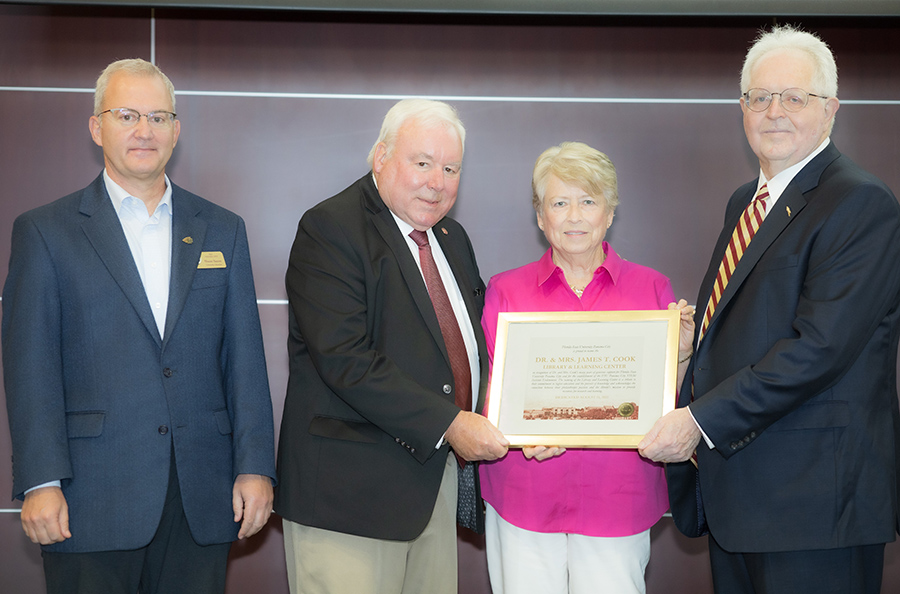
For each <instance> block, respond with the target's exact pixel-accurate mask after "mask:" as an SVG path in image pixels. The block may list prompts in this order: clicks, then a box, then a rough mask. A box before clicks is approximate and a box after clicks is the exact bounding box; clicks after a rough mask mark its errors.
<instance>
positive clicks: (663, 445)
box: [638, 408, 702, 462]
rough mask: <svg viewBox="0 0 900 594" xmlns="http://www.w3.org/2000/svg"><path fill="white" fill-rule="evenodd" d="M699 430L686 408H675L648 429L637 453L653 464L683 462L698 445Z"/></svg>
mask: <svg viewBox="0 0 900 594" xmlns="http://www.w3.org/2000/svg"><path fill="white" fill-rule="evenodd" d="M701 437H702V435H701V433H700V428H699V427H697V423H695V422H694V418H693V417H692V416H691V413H690V412H689V411H688V409H686V408H677V409H675V410H673V411H672V412H670V413H669V414H667V415H665V416H664V417H662V418H661V419H659V420H658V421H656V423H655V424H654V425H653V427H651V428H650V431H649V433H647V435H645V436H644V439H642V440H641V442H640V443H639V444H638V452H640V454H641V456H643V457H644V458H649V459H650V460H653V461H654V462H684V461H685V460H687V459H689V458H690V457H691V455H692V454H693V453H694V450H695V449H697V444H698V443H700V438H701Z"/></svg>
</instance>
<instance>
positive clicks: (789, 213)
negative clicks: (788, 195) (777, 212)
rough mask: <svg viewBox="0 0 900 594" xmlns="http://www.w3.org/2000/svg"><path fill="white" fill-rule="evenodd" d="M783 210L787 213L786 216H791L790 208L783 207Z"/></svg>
mask: <svg viewBox="0 0 900 594" xmlns="http://www.w3.org/2000/svg"><path fill="white" fill-rule="evenodd" d="M784 209H785V210H786V211H787V213H788V216H791V207H790V206H785V207H784Z"/></svg>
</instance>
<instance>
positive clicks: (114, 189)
mask: <svg viewBox="0 0 900 594" xmlns="http://www.w3.org/2000/svg"><path fill="white" fill-rule="evenodd" d="M164 177H165V179H166V191H165V192H163V197H162V199H161V200H160V201H159V204H157V205H156V210H155V211H154V213H158V212H160V210H159V209H160V207H162V205H164V204H165V205H166V208H167V209H168V210H169V212H170V213H171V212H172V182H170V181H169V176H168V175H164ZM103 182H104V183H105V184H106V192H107V193H108V194H109V198H110V200H112V205H113V208H114V209H115V210H116V214H117V215H119V216H122V203H123V202H124V201H125V199H126V198H133V199H135V200H139V199H138V198H136V197H134V196H132V195H131V194H129V193H128V192H126V191H125V189H124V188H123V187H122V186H120V185H119V184H117V183H116V182H114V181H113V180H112V178H111V177H110V176H109V173H108V172H107V171H106V169H104V170H103Z"/></svg>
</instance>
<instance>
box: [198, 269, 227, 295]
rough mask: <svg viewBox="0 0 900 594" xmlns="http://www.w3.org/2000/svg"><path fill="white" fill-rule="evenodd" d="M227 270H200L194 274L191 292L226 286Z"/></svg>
mask: <svg viewBox="0 0 900 594" xmlns="http://www.w3.org/2000/svg"><path fill="white" fill-rule="evenodd" d="M228 271H229V269H228V268H200V269H198V270H197V271H196V272H195V273H194V280H193V282H192V283H191V290H195V289H207V288H209V287H221V286H223V285H227V284H228Z"/></svg>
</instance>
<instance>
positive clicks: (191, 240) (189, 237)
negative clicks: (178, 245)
mask: <svg viewBox="0 0 900 594" xmlns="http://www.w3.org/2000/svg"><path fill="white" fill-rule="evenodd" d="M181 241H183V242H185V243H186V244H188V245H191V244H192V243H194V238H193V237H191V236H188V237H185V238H184V239H182V240H181Z"/></svg>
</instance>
